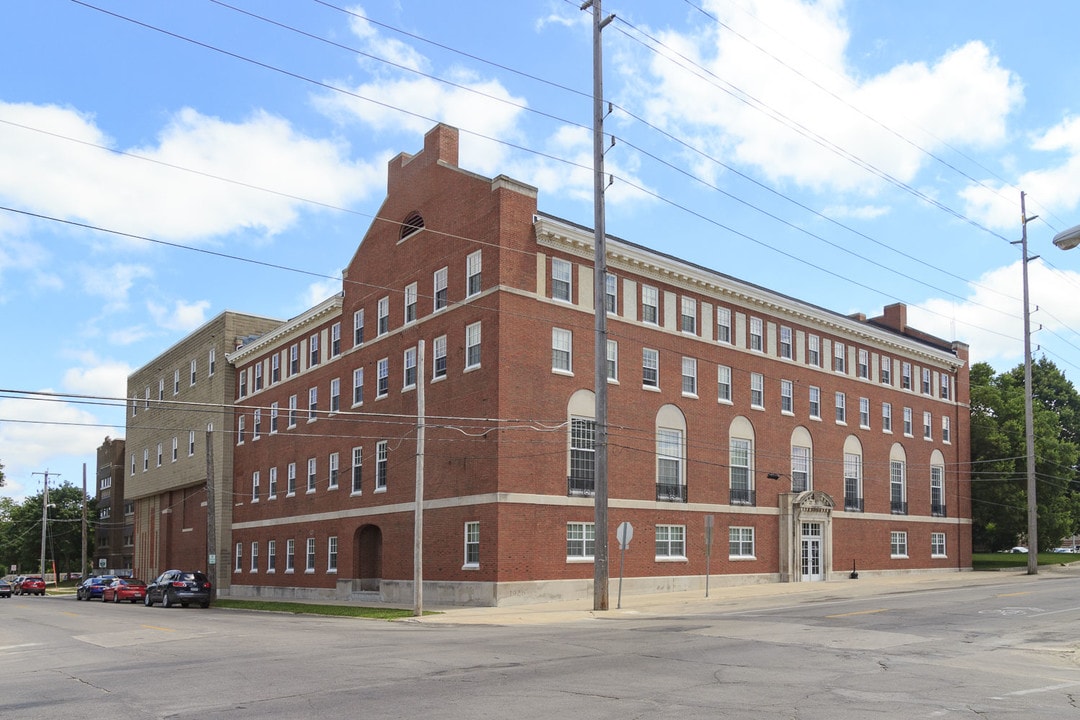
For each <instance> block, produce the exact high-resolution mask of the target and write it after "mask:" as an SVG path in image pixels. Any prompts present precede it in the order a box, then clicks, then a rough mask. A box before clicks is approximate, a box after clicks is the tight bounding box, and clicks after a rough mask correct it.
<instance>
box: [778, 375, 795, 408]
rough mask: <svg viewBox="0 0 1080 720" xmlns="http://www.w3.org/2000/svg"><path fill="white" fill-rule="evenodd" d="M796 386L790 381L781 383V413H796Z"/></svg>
mask: <svg viewBox="0 0 1080 720" xmlns="http://www.w3.org/2000/svg"><path fill="white" fill-rule="evenodd" d="M794 392H795V386H794V384H793V383H792V382H791V381H790V380H781V381H780V412H784V413H793V412H794V411H795V397H794Z"/></svg>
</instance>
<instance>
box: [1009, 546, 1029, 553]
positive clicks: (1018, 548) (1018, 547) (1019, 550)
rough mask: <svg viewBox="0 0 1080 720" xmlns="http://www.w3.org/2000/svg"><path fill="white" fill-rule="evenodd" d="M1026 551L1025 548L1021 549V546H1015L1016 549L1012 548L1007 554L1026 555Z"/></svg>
mask: <svg viewBox="0 0 1080 720" xmlns="http://www.w3.org/2000/svg"><path fill="white" fill-rule="evenodd" d="M1027 551H1028V550H1027V548H1026V547H1021V546H1019V545H1017V546H1016V547H1014V548H1013V549H1012V550H1010V551H1009V552H1014V553H1026V552H1027Z"/></svg>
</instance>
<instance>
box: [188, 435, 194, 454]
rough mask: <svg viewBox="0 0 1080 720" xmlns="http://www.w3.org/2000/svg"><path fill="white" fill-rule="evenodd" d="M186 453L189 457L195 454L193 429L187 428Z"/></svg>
mask: <svg viewBox="0 0 1080 720" xmlns="http://www.w3.org/2000/svg"><path fill="white" fill-rule="evenodd" d="M187 454H188V457H191V456H192V455H194V454H195V431H194V430H188V436H187Z"/></svg>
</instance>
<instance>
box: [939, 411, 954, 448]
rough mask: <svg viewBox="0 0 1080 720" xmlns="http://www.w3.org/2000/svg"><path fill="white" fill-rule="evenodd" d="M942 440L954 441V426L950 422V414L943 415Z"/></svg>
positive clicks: (944, 441)
mask: <svg viewBox="0 0 1080 720" xmlns="http://www.w3.org/2000/svg"><path fill="white" fill-rule="evenodd" d="M941 442H943V443H951V442H952V427H951V426H950V424H949V416H948V415H942V416H941Z"/></svg>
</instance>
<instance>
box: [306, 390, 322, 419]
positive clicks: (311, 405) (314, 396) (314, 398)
mask: <svg viewBox="0 0 1080 720" xmlns="http://www.w3.org/2000/svg"><path fill="white" fill-rule="evenodd" d="M307 397H308V400H307V419H308V422H311V421H312V420H314V419H315V418H316V417H317V416H318V414H319V388H317V387H313V388H309V389H308V396H307Z"/></svg>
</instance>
